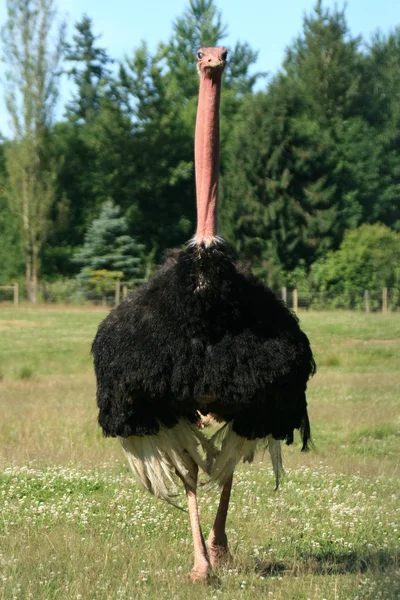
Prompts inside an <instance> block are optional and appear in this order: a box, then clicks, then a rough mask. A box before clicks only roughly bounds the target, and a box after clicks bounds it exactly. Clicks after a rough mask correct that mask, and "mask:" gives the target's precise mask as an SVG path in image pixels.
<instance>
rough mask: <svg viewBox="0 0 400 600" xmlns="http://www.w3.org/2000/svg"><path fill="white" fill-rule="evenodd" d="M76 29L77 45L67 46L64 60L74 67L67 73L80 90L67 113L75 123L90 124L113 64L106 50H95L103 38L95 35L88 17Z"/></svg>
mask: <svg viewBox="0 0 400 600" xmlns="http://www.w3.org/2000/svg"><path fill="white" fill-rule="evenodd" d="M75 28H76V33H75V35H74V36H73V42H74V43H73V45H69V46H68V51H67V54H66V57H65V58H66V60H67V61H69V62H73V63H75V66H74V67H72V68H71V69H70V70H69V72H68V73H69V75H70V76H72V78H73V81H74V83H75V85H76V86H77V94H76V96H75V98H74V100H73V102H72V104H70V105H69V107H68V113H69V115H70V117H71V118H72V119H74V120H75V119H76V120H82V121H84V122H89V121H91V120H93V119H94V117H95V116H96V114H98V110H99V98H100V95H101V90H102V87H104V85H105V80H106V79H107V77H108V75H109V73H110V71H109V69H108V68H107V65H108V64H109V63H111V62H113V61H112V59H111V58H110V57H109V56H108V54H107V51H106V50H105V49H104V48H101V47H99V46H96V41H97V40H98V39H99V37H100V36H95V35H94V33H93V31H92V20H91V19H90V18H89V17H88V16H87V15H84V16H83V17H82V19H81V21H79V22H78V23H76V24H75ZM81 65H82V66H81Z"/></svg>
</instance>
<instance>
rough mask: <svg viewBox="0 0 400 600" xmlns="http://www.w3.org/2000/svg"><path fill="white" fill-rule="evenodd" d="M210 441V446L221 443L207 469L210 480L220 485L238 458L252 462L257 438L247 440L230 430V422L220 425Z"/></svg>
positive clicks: (229, 473) (230, 473) (227, 476)
mask: <svg viewBox="0 0 400 600" xmlns="http://www.w3.org/2000/svg"><path fill="white" fill-rule="evenodd" d="M211 442H212V446H215V445H219V443H221V448H220V450H219V451H218V453H217V456H216V458H215V459H214V460H213V463H212V466H211V468H210V469H209V471H210V479H211V481H212V482H217V483H218V484H219V485H221V486H222V485H224V483H225V481H226V480H227V479H228V478H229V477H230V476H231V475H232V473H233V471H234V470H235V467H236V465H237V464H238V462H239V461H240V460H242V459H243V461H245V462H252V460H253V458H254V454H255V451H256V447H257V440H247V439H246V438H243V437H240V436H239V435H237V434H236V433H235V432H234V431H232V423H227V424H226V425H224V426H223V427H221V429H219V430H218V431H217V433H216V434H214V435H213V437H212V438H211ZM214 452H215V451H214Z"/></svg>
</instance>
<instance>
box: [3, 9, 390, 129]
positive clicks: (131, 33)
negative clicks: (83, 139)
mask: <svg viewBox="0 0 400 600" xmlns="http://www.w3.org/2000/svg"><path fill="white" fill-rule="evenodd" d="M187 4H188V1H187V0H168V1H167V2H166V1H165V0H140V1H139V2H136V1H134V0H133V1H132V0H131V1H126V0H112V1H111V2H110V0H58V10H59V13H60V15H61V16H66V17H67V21H68V33H69V35H71V34H72V31H73V24H74V23H75V22H76V21H77V20H79V19H80V18H81V16H82V14H83V13H87V14H88V15H89V16H90V17H91V18H92V20H93V25H94V32H95V33H96V34H101V35H102V40H101V44H102V45H103V46H105V47H106V48H107V50H108V52H109V54H110V55H111V56H112V57H113V58H116V59H119V58H122V57H123V56H124V55H125V54H130V53H131V51H132V49H133V48H135V47H136V46H137V45H138V44H139V42H140V41H141V40H142V39H144V40H146V41H147V42H148V43H149V45H150V47H151V48H155V47H156V45H157V43H158V42H159V41H166V40H168V39H169V37H170V35H171V32H172V23H173V21H174V20H175V19H176V17H178V16H180V15H181V14H182V13H183V11H184V10H185V7H186V6H187ZM216 4H217V6H218V8H219V10H220V11H221V13H222V18H223V22H224V23H227V25H228V31H229V35H228V37H227V38H226V40H225V45H227V46H229V45H230V44H232V45H233V44H234V43H235V42H236V41H237V40H241V41H247V42H249V44H250V45H251V47H252V48H254V49H255V50H258V52H259V56H258V63H257V65H256V69H257V70H258V71H267V72H269V73H275V72H276V71H277V70H278V68H279V66H280V64H281V62H282V59H283V56H284V52H285V48H286V47H287V46H288V45H289V44H290V42H291V41H292V40H293V38H294V37H296V36H297V35H298V34H299V33H300V31H301V27H302V19H303V15H304V13H309V12H310V11H311V9H312V7H313V6H314V5H315V0H274V1H271V0H216ZM335 4H338V6H339V7H342V6H343V2H342V1H339V2H335V1H334V0H325V1H324V5H325V6H327V7H333V6H334V5H335ZM346 15H347V20H348V24H349V27H350V31H351V32H352V34H354V35H358V34H362V36H363V38H364V39H366V40H368V39H369V38H370V36H371V34H372V33H373V32H374V31H375V30H376V29H378V28H379V29H381V30H382V31H383V32H388V31H389V30H390V29H392V28H394V27H395V26H396V25H400V0H379V1H378V0H348V2H347V10H346ZM5 18H6V2H5V0H2V1H1V2H0V23H1V24H2V23H4V21H5ZM0 75H2V68H1V70H0ZM63 89H66V88H65V86H63ZM64 95H65V92H64ZM63 99H64V100H65V97H64V98H61V101H60V105H62V101H63ZM58 113H59V114H61V113H62V109H61V106H60V108H59V110H58ZM7 120H8V118H7V114H6V109H5V107H4V101H3V90H2V88H1V90H0V131H2V132H3V133H5V134H7V133H8V127H7Z"/></svg>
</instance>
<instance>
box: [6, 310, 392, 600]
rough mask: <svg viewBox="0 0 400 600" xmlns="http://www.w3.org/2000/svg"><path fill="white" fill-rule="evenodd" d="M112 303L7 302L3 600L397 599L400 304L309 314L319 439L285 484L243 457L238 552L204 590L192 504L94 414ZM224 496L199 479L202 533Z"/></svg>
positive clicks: (291, 463) (238, 481)
mask: <svg viewBox="0 0 400 600" xmlns="http://www.w3.org/2000/svg"><path fill="white" fill-rule="evenodd" d="M105 314H106V312H105V311H97V310H96V311H91V310H83V309H74V310H50V311H45V310H25V309H24V310H14V309H7V310H4V309H1V308H0V339H1V343H0V373H1V374H2V378H1V377H0V379H2V380H1V381H0V413H1V420H0V466H1V468H2V471H1V474H0V495H1V502H2V512H1V517H0V598H1V599H4V600H10V599H12V598H17V599H19V600H22V599H24V600H25V599H26V598H32V599H34V600H36V599H37V600H44V599H49V600H53V599H56V598H57V599H58V598H60V599H68V600H69V599H73V598H82V599H83V600H91V599H99V600H104V599H110V600H114V599H119V598H122V599H126V600H128V599H129V600H131V599H136V598H146V599H154V600H159V599H163V598H168V599H172V600H174V599H179V600H180V599H182V600H183V599H187V598H196V600H202V599H215V598H223V599H226V600H228V599H229V600H238V599H239V598H243V599H244V600H250V599H254V598H257V599H258V598H272V599H273V598H276V599H281V600H292V599H294V600H297V599H298V600H303V599H304V600H306V599H307V598H310V599H311V600H322V599H323V598H326V599H327V600H330V599H338V600H349V599H355V598H358V599H359V600H363V599H373V598H374V599H375V598H379V599H388V600H391V599H394V598H396V597H398V596H399V593H400V591H399V590H400V579H399V577H400V571H399V565H398V548H399V516H400V508H399V497H400V483H399V477H398V475H399V455H400V452H399V450H400V438H399V429H400V427H399V426H400V412H399V392H400V347H399V339H400V316H397V315H388V316H383V315H379V314H377V315H374V314H370V315H363V314H357V313H324V314H321V313H310V314H309V313H301V314H300V317H301V322H302V326H303V328H304V329H305V331H306V332H307V334H308V335H309V337H310V339H311V342H312V345H313V348H314V350H315V353H316V356H317V362H318V364H319V369H318V373H317V375H316V376H315V378H314V379H313V380H312V381H311V383H310V386H309V394H308V400H309V407H310V418H311V423H312V430H313V437H314V442H315V450H313V451H312V452H309V453H308V454H303V453H300V451H299V450H300V444H299V441H298V440H296V443H295V444H294V446H293V447H290V448H285V449H284V462H285V466H286V471H287V474H286V476H285V478H284V482H283V485H282V488H281V490H280V491H278V492H274V491H273V488H274V483H273V477H272V473H271V469H270V466H269V461H268V460H267V458H266V457H264V458H263V457H259V458H258V459H257V461H256V463H255V464H254V465H252V466H251V467H249V465H241V466H240V468H239V469H238V473H237V475H236V476H235V485H234V489H233V496H232V506H231V510H230V513H229V518H228V535H229V540H230V550H231V553H232V561H231V562H230V563H229V564H228V565H227V566H226V567H225V568H224V569H221V570H220V571H219V573H218V576H219V579H218V580H215V581H214V582H213V583H212V585H211V586H201V585H200V586H195V587H194V586H193V584H191V582H189V580H188V577H187V575H188V573H189V571H190V569H191V566H192V547H191V536H190V529H189V524H188V518H187V514H185V513H183V512H181V511H178V510H177V509H174V508H172V507H169V506H168V505H166V504H165V503H162V502H161V501H157V500H155V499H154V498H153V497H151V496H150V495H149V494H147V493H145V492H144V491H142V490H141V489H140V488H139V487H138V486H136V484H135V483H134V482H133V481H132V479H131V476H130V474H129V472H128V469H127V466H126V464H125V462H124V460H123V457H122V453H121V451H120V448H119V446H118V442H117V441H116V440H112V439H104V438H103V437H102V435H101V431H100V430H99V428H98V426H97V423H96V418H97V415H96V408H95V400H94V395H95V382H94V376H93V373H92V366H91V358H90V342H91V339H92V338H93V335H94V333H95V330H96V327H97V325H98V323H99V321H100V320H101V318H103V316H104V315H105ZM21 373H22V374H23V376H21ZM217 501H218V492H217V490H211V491H206V490H205V489H204V488H202V489H201V490H200V511H201V518H202V522H203V524H204V531H205V534H206V535H207V534H208V531H209V529H210V527H211V524H212V519H213V515H214V513H215V510H216V504H217ZM180 502H181V504H182V505H184V497H183V496H182V498H180Z"/></svg>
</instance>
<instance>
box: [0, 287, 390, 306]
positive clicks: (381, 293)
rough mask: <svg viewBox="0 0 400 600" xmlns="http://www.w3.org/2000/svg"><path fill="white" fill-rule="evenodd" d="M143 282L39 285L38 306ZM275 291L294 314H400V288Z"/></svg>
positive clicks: (8, 294) (97, 299)
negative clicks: (110, 285)
mask: <svg viewBox="0 0 400 600" xmlns="http://www.w3.org/2000/svg"><path fill="white" fill-rule="evenodd" d="M145 281H146V280H144V279H137V280H135V281H130V282H124V281H118V280H117V281H116V283H115V286H114V287H113V288H111V289H109V290H107V291H101V292H99V291H98V290H96V289H95V288H89V287H88V286H84V285H82V283H81V282H79V281H78V280H76V279H60V280H57V281H55V282H41V283H40V284H39V286H38V302H39V303H41V304H66V305H104V306H116V305H118V304H119V303H120V302H121V301H122V300H124V299H125V298H126V297H127V296H128V295H129V294H130V293H132V292H134V291H135V290H136V289H138V288H139V287H140V286H141V285H143V283H145ZM274 291H275V293H276V295H277V296H278V297H279V298H281V299H282V300H283V301H284V302H285V304H286V305H287V306H288V307H289V308H291V309H292V310H294V311H295V312H298V311H299V310H300V311H302V310H314V311H326V310H354V311H364V312H366V313H369V312H383V313H386V312H397V311H400V289H397V288H382V289H371V290H357V289H353V290H346V291H343V292H340V293H338V292H332V291H323V292H321V291H310V290H302V289H301V288H300V289H297V288H293V289H291V288H281V289H278V290H274ZM27 300H28V298H27V293H26V289H25V286H24V285H21V284H20V285H18V283H15V284H10V285H8V286H0V303H7V304H12V305H13V306H16V307H17V306H18V305H19V303H20V302H21V301H22V302H25V301H27Z"/></svg>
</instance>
